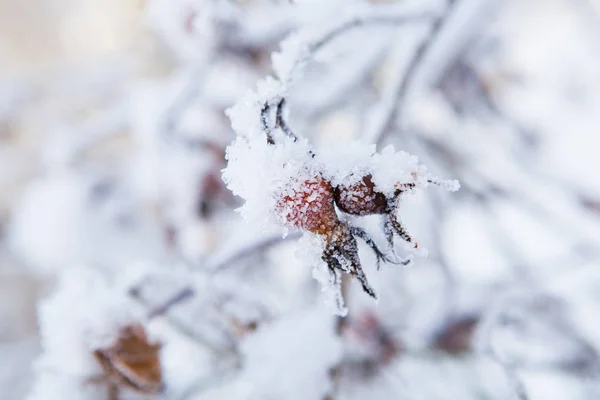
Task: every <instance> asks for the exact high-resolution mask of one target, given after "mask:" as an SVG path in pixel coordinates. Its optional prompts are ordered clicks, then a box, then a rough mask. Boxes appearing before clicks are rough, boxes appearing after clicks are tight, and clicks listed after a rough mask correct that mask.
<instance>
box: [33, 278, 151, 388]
mask: <svg viewBox="0 0 600 400" xmlns="http://www.w3.org/2000/svg"><path fill="white" fill-rule="evenodd" d="M142 317H143V316H142V314H141V310H139V309H138V308H136V304H135V303H133V302H132V300H131V299H129V298H128V297H127V296H126V295H125V293H124V292H122V291H120V290H115V288H114V287H113V286H111V285H110V284H109V282H108V281H107V280H106V279H105V277H104V276H103V275H101V274H100V273H99V272H95V271H90V270H87V269H84V268H78V269H71V270H69V269H66V270H65V271H64V272H63V273H62V274H61V275H60V277H59V282H58V284H57V287H56V290H55V292H54V294H53V295H51V296H50V297H49V298H47V299H45V300H43V301H42V302H41V304H40V306H39V321H40V333H41V344H42V348H43V353H42V354H41V355H40V357H39V359H38V360H37V363H36V369H37V371H38V374H37V380H36V382H35V385H34V388H33V391H32V394H31V396H30V397H29V399H30V400H42V399H48V400H50V399H55V398H69V399H71V398H73V399H78V398H81V399H84V398H86V399H87V398H89V397H86V395H87V394H89V393H95V392H102V388H94V384H92V383H87V381H88V380H89V379H92V378H94V377H98V376H100V375H101V374H102V370H101V367H100V365H99V364H98V362H97V361H96V360H95V358H94V356H93V352H94V351H95V350H97V349H101V348H106V347H109V346H111V345H112V344H113V343H114V342H115V341H116V340H117V339H118V335H119V332H120V331H121V329H122V328H123V327H126V326H128V325H131V324H134V323H140V321H141V320H142V319H143V318H142ZM90 386H91V387H90ZM66 389H68V390H67V392H65V391H64V390H66ZM65 393H72V394H73V397H71V396H67V397H65Z"/></svg>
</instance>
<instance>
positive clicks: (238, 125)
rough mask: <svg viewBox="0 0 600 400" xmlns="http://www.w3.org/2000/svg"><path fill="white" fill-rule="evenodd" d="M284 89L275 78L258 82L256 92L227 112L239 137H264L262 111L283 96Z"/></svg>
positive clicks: (244, 97) (246, 96)
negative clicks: (266, 105)
mask: <svg viewBox="0 0 600 400" xmlns="http://www.w3.org/2000/svg"><path fill="white" fill-rule="evenodd" d="M283 93H284V88H283V85H282V84H281V82H279V81H278V80H276V79H275V78H273V77H270V76H268V77H266V78H265V79H262V80H260V81H258V83H257V84H256V90H255V91H252V90H249V91H248V92H247V93H246V94H245V95H244V96H243V97H242V98H241V99H240V100H239V101H238V102H237V103H236V104H235V105H234V106H233V107H231V108H229V109H227V111H226V112H225V113H226V114H227V116H228V117H229V119H231V126H232V127H233V129H234V130H235V131H236V133H237V134H238V135H239V136H244V137H248V138H250V137H253V136H256V135H259V136H262V138H263V140H266V138H265V137H264V132H263V127H262V121H261V110H262V108H263V106H264V105H265V104H269V105H271V103H272V102H273V100H274V99H276V98H277V97H279V96H281V95H283Z"/></svg>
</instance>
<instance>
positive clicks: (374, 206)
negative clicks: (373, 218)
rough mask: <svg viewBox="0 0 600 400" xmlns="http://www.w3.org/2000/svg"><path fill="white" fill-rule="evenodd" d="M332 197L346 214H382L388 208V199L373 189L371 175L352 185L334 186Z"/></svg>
mask: <svg viewBox="0 0 600 400" xmlns="http://www.w3.org/2000/svg"><path fill="white" fill-rule="evenodd" d="M334 197H335V202H336V204H337V206H338V207H339V209H340V210H341V211H343V212H345V213H346V214H352V215H369V214H384V213H385V212H387V209H388V201H387V199H386V197H385V195H384V194H383V193H380V192H377V191H376V190H375V184H374V183H373V180H372V176H371V175H366V176H364V177H363V178H362V179H361V180H360V181H359V182H357V183H355V184H353V185H348V186H341V185H340V186H338V187H336V188H335V192H334Z"/></svg>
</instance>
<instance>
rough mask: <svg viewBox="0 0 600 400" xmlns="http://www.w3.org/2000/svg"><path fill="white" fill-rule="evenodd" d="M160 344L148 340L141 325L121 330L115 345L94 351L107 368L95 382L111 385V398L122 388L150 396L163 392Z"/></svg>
mask: <svg viewBox="0 0 600 400" xmlns="http://www.w3.org/2000/svg"><path fill="white" fill-rule="evenodd" d="M160 347H161V346H160V344H158V343H150V342H149V341H148V337H147V335H146V332H145V330H144V328H143V327H142V326H141V325H130V326H127V327H124V328H123V329H122V330H121V332H120V333H119V336H118V339H117V340H116V342H115V343H114V344H113V345H112V346H110V347H108V348H104V349H97V350H95V351H94V357H95V358H96V360H97V361H98V362H99V363H100V366H101V367H102V370H103V375H102V376H101V377H99V378H98V379H95V381H99V382H102V383H105V384H106V385H108V389H109V400H116V399H118V393H119V392H120V390H121V389H129V390H132V391H134V392H136V393H139V394H146V395H152V394H158V393H160V392H161V391H162V389H163V381H162V371H161V365H160V355H159V351H160Z"/></svg>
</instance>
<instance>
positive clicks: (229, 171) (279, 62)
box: [224, 13, 459, 315]
mask: <svg viewBox="0 0 600 400" xmlns="http://www.w3.org/2000/svg"><path fill="white" fill-rule="evenodd" d="M363 15H367V16H366V17H361V18H362V19H358V20H357V19H356V18H354V17H353V16H348V17H347V19H346V20H344V21H342V22H341V23H340V24H337V25H334V26H329V27H324V28H321V29H315V30H307V31H301V32H299V33H296V34H294V35H292V36H291V37H290V38H288V39H287V40H285V41H284V42H283V43H282V46H281V52H280V53H276V54H274V55H273V63H274V67H275V71H276V72H277V75H278V79H276V78H273V77H267V78H266V79H264V80H261V81H259V82H258V84H257V89H256V90H255V91H253V92H250V93H248V94H247V95H246V96H245V97H244V98H242V99H241V100H240V101H239V102H238V103H237V104H236V105H235V106H234V107H232V108H230V109H229V110H228V111H227V113H228V116H229V117H230V119H231V122H232V126H233V128H234V130H235V131H236V133H237V138H236V140H235V141H234V142H233V143H232V144H231V146H229V147H228V149H227V160H228V166H227V168H226V169H225V170H224V180H225V182H226V183H227V185H228V187H229V188H230V189H231V190H232V191H233V192H234V193H235V194H236V195H239V196H240V197H242V198H243V199H244V200H245V204H244V205H243V206H242V208H241V210H240V211H241V213H242V215H243V216H244V217H245V218H246V219H248V220H250V221H251V222H252V223H254V224H257V225H260V226H268V225H270V224H271V225H272V224H277V225H279V226H281V227H283V228H284V229H285V231H286V232H287V231H291V230H299V231H303V232H305V233H306V234H307V235H306V240H305V241H306V242H307V243H306V244H307V246H308V247H310V248H316V249H318V251H317V252H316V253H317V254H318V257H314V259H312V260H311V261H312V262H314V264H315V273H314V274H313V275H314V276H315V278H317V279H318V280H319V281H320V282H321V283H322V284H323V286H324V291H325V290H326V289H328V288H329V289H332V290H329V293H330V294H331V296H332V300H334V302H335V304H336V306H337V312H338V314H341V315H344V314H345V313H346V309H345V307H344V301H343V298H342V291H341V283H342V276H343V273H346V274H350V275H352V276H353V277H355V278H356V279H358V280H359V281H360V283H361V285H362V287H363V289H364V291H365V292H366V293H367V294H369V295H370V296H372V297H373V298H377V295H376V293H375V291H374V289H373V288H372V287H371V285H370V284H369V282H368V280H367V277H366V275H365V273H364V271H363V269H362V266H361V260H360V257H359V254H358V247H357V238H358V239H361V240H364V241H365V242H366V244H367V245H368V246H369V247H370V248H371V250H372V251H373V252H374V254H375V256H376V258H377V263H378V265H379V263H380V262H382V261H383V262H387V263H392V264H404V265H406V264H407V263H409V262H410V260H411V257H412V255H413V254H414V252H415V249H417V248H418V243H417V242H416V241H415V240H414V239H413V238H412V237H411V236H410V234H409V233H408V232H407V230H406V229H405V228H404V226H403V225H402V222H401V220H400V218H399V217H398V208H399V205H400V203H401V200H402V198H403V197H404V196H405V195H407V194H409V193H412V192H414V191H416V190H419V189H423V188H425V187H427V186H429V185H431V184H435V185H438V186H441V187H443V188H445V189H447V190H452V191H454V190H457V189H458V187H459V185H458V182H457V181H445V180H440V179H438V178H436V177H433V176H432V175H431V174H430V173H429V172H428V171H427V169H426V168H425V167H424V166H422V165H420V164H419V162H418V160H417V158H416V157H414V156H411V155H409V154H407V153H405V152H402V151H396V150H395V149H394V148H393V147H392V146H389V147H387V148H385V149H383V150H382V151H381V152H377V151H376V148H375V145H368V144H365V143H361V142H351V143H346V144H344V145H340V146H338V147H337V148H336V149H335V151H333V152H327V153H324V154H317V152H316V151H315V149H314V148H313V147H312V146H311V145H310V143H309V142H308V141H307V140H306V139H305V138H304V137H302V136H301V135H297V134H296V133H295V132H294V131H293V130H292V129H291V127H290V126H289V124H288V123H287V121H286V114H287V107H286V94H287V92H288V89H289V88H290V86H291V85H292V84H293V83H294V82H295V81H297V80H298V79H299V77H300V76H301V71H302V68H303V67H304V66H305V65H306V63H307V61H308V59H309V58H310V56H311V55H313V54H314V53H315V52H316V51H318V50H319V49H320V48H321V47H323V46H324V45H325V44H326V42H327V41H329V40H331V39H332V38H333V37H335V36H337V35H340V34H342V33H343V32H344V31H345V30H348V29H351V28H355V27H357V26H360V25H362V24H366V23H368V22H369V21H371V22H374V21H379V22H381V21H383V22H393V21H396V22H398V21H403V22H406V21H410V20H411V19H410V18H409V17H408V16H407V15H403V18H401V17H399V16H394V15H393V13H392V14H391V15H387V16H386V17H382V16H381V15H379V14H377V13H375V14H372V15H371V14H369V13H366V14H363ZM369 16H370V18H369ZM415 18H416V17H415ZM365 215H381V216H382V220H383V222H382V230H383V233H384V234H385V237H386V239H387V246H388V247H389V249H387V250H385V251H383V250H381V249H380V248H379V247H378V246H377V245H376V243H375V241H374V240H373V239H372V238H371V236H370V235H369V234H368V233H367V232H366V231H365V230H363V229H362V228H360V227H358V226H354V225H353V224H352V223H351V221H350V220H349V218H350V217H351V216H365ZM396 238H399V239H400V240H402V241H404V242H405V243H407V244H408V245H409V246H408V247H410V248H412V252H411V254H410V255H409V256H408V257H406V258H400V257H399V256H398V255H397V254H396V253H395V252H394V241H395V239H396ZM303 250H304V249H303ZM307 252H308V251H305V253H307Z"/></svg>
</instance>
